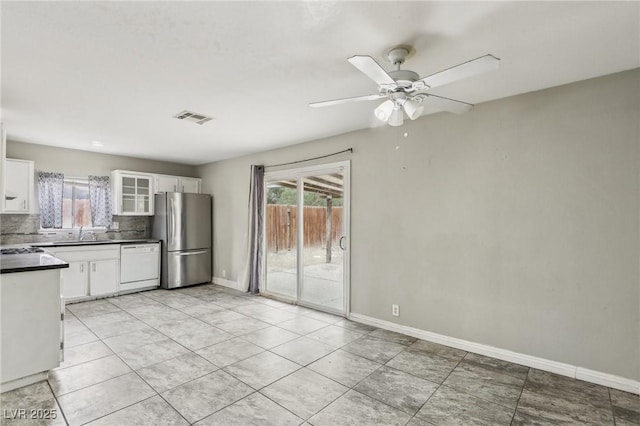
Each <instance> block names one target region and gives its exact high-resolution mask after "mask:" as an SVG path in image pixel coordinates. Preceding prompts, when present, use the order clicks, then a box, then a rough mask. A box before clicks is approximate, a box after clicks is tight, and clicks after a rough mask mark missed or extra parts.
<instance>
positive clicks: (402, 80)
mask: <svg viewBox="0 0 640 426" xmlns="http://www.w3.org/2000/svg"><path fill="white" fill-rule="evenodd" d="M389 75H390V76H391V78H393V79H394V80H395V81H396V83H398V86H400V87H403V88H407V87H411V85H412V84H413V82H414V81H417V80H420V76H419V75H418V73H416V72H414V71H411V70H396V71H390V72H389Z"/></svg>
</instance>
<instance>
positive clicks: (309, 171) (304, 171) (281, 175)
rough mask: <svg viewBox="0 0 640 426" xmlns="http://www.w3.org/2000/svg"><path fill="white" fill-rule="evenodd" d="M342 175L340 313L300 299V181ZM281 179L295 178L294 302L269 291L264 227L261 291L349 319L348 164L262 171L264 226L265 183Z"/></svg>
mask: <svg viewBox="0 0 640 426" xmlns="http://www.w3.org/2000/svg"><path fill="white" fill-rule="evenodd" d="M337 171H338V172H340V173H342V176H343V191H344V192H343V198H342V204H343V206H342V215H343V227H344V237H345V238H344V247H345V248H344V253H343V271H342V289H343V298H342V303H343V310H342V311H337V310H335V309H332V308H329V307H326V306H322V305H316V304H313V303H309V302H305V301H304V300H302V299H301V296H302V295H301V292H302V286H303V285H304V283H303V279H304V278H303V275H304V273H303V271H304V256H301V255H300V254H301V252H302V250H303V248H304V213H303V211H304V183H303V179H304V178H305V177H307V176H316V175H322V174H328V173H335V172H337ZM283 179H295V180H296V183H297V185H296V202H297V209H298V212H299V213H298V220H297V226H296V228H297V229H296V231H297V232H296V261H297V264H296V275H297V276H296V278H297V279H296V299H295V300H292V299H289V298H288V297H286V296H283V295H279V294H277V293H269V292H268V289H269V288H268V283H267V276H266V274H267V265H266V262H267V243H266V241H267V227H266V226H264V230H263V232H264V234H263V236H262V237H263V238H262V241H264V244H263V247H262V250H263V256H262V259H263V265H262V273H263V277H262V281H263V282H264V283H267V285H266V289H265V290H267V291H266V292H264V293H265V294H266V295H268V296H274V297H276V298H282V299H285V300H288V301H292V302H294V303H296V304H298V305H300V306H306V307H309V308H313V309H317V310H321V311H325V312H329V313H333V314H338V315H343V316H345V317H346V318H349V314H350V306H351V300H350V298H351V297H350V296H351V161H350V160H346V161H339V162H335V163H327V164H318V165H313V166H306V167H296V168H292V169H285V170H277V171H272V172H269V171H267V172H265V174H264V182H265V185H264V191H265V196H264V206H263V211H264V218H263V220H264V223H265V224H266V223H267V220H266V219H267V218H266V215H267V197H266V193H267V191H268V183H269V181H273V180H283Z"/></svg>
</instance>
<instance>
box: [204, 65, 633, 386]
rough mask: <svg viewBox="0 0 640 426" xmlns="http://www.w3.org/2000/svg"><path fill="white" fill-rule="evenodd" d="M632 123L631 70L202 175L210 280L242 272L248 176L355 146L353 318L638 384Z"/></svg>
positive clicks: (233, 163) (215, 167) (213, 167)
mask: <svg viewBox="0 0 640 426" xmlns="http://www.w3.org/2000/svg"><path fill="white" fill-rule="evenodd" d="M638 117H640V70H637V69H636V70H632V71H628V72H623V73H619V74H614V75H610V76H605V77H601V78H597V79H592V80H588V81H583V82H578V83H574V84H570V85H566V86H561V87H556V88H551V89H547V90H543V91H539V92H535V93H529V94H524V95H519V96H515V97H511V98H507V99H503V100H499V101H494V102H489V103H485V104H482V105H478V106H477V107H476V108H475V109H474V110H472V111H471V112H470V113H467V114H465V115H461V116H456V115H452V114H437V115H431V116H427V117H423V118H421V119H419V120H417V121H416V122H411V123H408V125H407V126H406V127H405V128H391V127H381V128H378V129H369V130H364V131H358V132H354V133H349V134H344V135H340V136H337V137H332V138H328V139H324V140H319V141H314V142H310V143H306V144H302V145H297V146H293V147H289V148H285V149H280V150H275V151H270V152H264V153H260V154H256V155H252V156H249V157H243V158H238V159H233V160H228V161H223V162H219V163H213V164H209V165H204V166H200V167H198V172H199V174H200V175H201V176H202V177H203V184H204V190H205V192H209V193H211V194H213V197H214V199H215V207H214V247H216V249H215V250H214V265H215V269H214V275H215V276H217V277H221V276H222V274H221V271H222V270H223V269H225V270H226V271H227V277H228V278H229V279H233V280H235V279H237V277H238V275H239V274H240V272H241V270H242V264H243V261H244V253H245V229H246V217H247V199H248V184H249V165H250V164H266V165H269V164H276V163H282V162H285V161H290V160H300V159H304V158H309V157H313V156H316V155H323V154H327V153H331V152H335V151H339V150H341V149H345V148H348V147H353V148H354V153H353V154H352V155H350V156H347V157H338V158H336V160H340V159H344V158H350V159H351V160H352V216H351V248H352V253H351V271H352V272H351V286H352V290H351V292H352V295H351V311H352V312H354V313H359V314H363V315H368V316H371V317H375V318H380V319H383V320H387V321H393V322H396V323H399V324H404V325H408V326H412V327H417V328H419V329H423V330H428V331H431V332H435V333H440V334H444V335H448V336H453V337H457V338H461V339H467V340H470V341H474V342H479V343H483V344H486V345H492V346H495V347H498V348H503V349H508V350H512V351H516V352H520V353H524V354H529V355H533V356H538V357H542V358H546V359H551V360H555V361H559V362H565V363H569V364H572V365H577V366H581V367H585V368H589V369H593V370H597V371H601V372H606V373H610V374H615V375H619V376H623V377H626V378H630V379H635V380H638V379H640V367H639V362H638V360H639V359H640V341H639V339H640V314H639V310H640V294H639V293H640V291H639V287H640V284H639V283H640V276H639V266H640V265H639V256H638V253H639V250H640V247H639V233H640V229H639V197H640V184H639V169H640V167H639V164H640V157H639V146H638V145H639V139H640V130H639V127H638ZM405 131H406V132H408V135H407V137H403V133H404V132H405ZM396 147H399V148H398V149H396ZM392 303H397V304H399V305H400V309H401V316H400V317H399V318H396V317H393V316H391V306H390V305H391V304H392Z"/></svg>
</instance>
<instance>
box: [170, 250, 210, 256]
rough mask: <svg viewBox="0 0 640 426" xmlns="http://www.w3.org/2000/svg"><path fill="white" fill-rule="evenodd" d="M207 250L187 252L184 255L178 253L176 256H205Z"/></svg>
mask: <svg viewBox="0 0 640 426" xmlns="http://www.w3.org/2000/svg"><path fill="white" fill-rule="evenodd" d="M206 252H207V250H198V251H186V252H184V253H176V254H175V255H176V256H191V255H192V254H205V253H206Z"/></svg>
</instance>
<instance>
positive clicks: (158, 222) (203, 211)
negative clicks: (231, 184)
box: [151, 192, 212, 288]
mask: <svg viewBox="0 0 640 426" xmlns="http://www.w3.org/2000/svg"><path fill="white" fill-rule="evenodd" d="M154 211H155V214H154V216H153V225H152V228H151V236H152V237H153V238H156V239H158V240H162V266H161V269H160V270H161V272H160V286H161V287H162V288H176V287H185V286H189V285H193V284H201V283H208V282H211V276H212V272H211V196H210V195H207V194H189V193H183V192H166V193H162V194H156V196H155V206H154Z"/></svg>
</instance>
